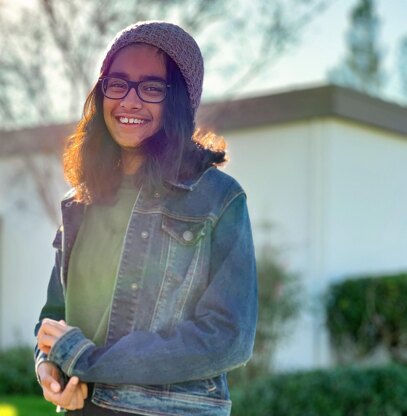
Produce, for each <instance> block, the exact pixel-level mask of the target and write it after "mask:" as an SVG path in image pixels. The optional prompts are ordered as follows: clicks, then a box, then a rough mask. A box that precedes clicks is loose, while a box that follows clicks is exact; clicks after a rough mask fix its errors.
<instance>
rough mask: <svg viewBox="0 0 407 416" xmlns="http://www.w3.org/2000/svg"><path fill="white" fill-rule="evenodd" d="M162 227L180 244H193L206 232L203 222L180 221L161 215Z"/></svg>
mask: <svg viewBox="0 0 407 416" xmlns="http://www.w3.org/2000/svg"><path fill="white" fill-rule="evenodd" d="M162 229H163V231H164V232H165V233H167V234H168V235H169V236H171V237H172V238H173V239H174V240H175V241H176V242H178V243H179V244H181V246H187V247H189V246H195V245H196V244H197V243H198V242H199V241H200V239H201V238H202V237H203V236H204V235H205V233H206V230H205V229H206V227H205V222H204V221H202V222H192V221H182V220H177V219H174V218H170V217H166V216H164V217H163V222H162Z"/></svg>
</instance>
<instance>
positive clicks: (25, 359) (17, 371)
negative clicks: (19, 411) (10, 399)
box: [0, 347, 42, 395]
mask: <svg viewBox="0 0 407 416" xmlns="http://www.w3.org/2000/svg"><path fill="white" fill-rule="evenodd" d="M33 354H34V353H33V349H32V348H30V347H14V348H9V349H6V350H3V351H0V395H9V394H34V395H41V394H42V391H41V389H40V387H39V385H38V383H37V379H36V377H35V372H34V359H33Z"/></svg>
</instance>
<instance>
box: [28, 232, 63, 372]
mask: <svg viewBox="0 0 407 416" xmlns="http://www.w3.org/2000/svg"><path fill="white" fill-rule="evenodd" d="M60 237H61V232H60V230H58V232H57V236H56V237H55V240H54V243H53V245H54V247H55V248H56V254H55V264H54V267H53V269H52V273H51V278H50V281H49V283H48V290H47V300H46V303H45V305H44V307H43V308H42V310H41V313H40V317H39V320H38V323H37V325H36V326H35V329H34V335H35V336H37V333H38V331H39V329H40V326H41V321H42V320H43V319H44V318H50V319H55V320H56V321H59V320H61V319H65V302H64V295H63V289H62V284H61V279H60V270H61V246H60ZM46 359H47V356H46V354H44V353H43V352H41V351H40V350H39V349H38V346H37V345H36V346H35V368H36V369H37V367H38V365H39V364H40V363H41V362H42V361H44V360H46Z"/></svg>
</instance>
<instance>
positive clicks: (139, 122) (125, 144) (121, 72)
mask: <svg viewBox="0 0 407 416" xmlns="http://www.w3.org/2000/svg"><path fill="white" fill-rule="evenodd" d="M107 75H110V76H117V77H119V78H123V79H126V80H129V81H142V80H146V79H149V78H150V77H154V78H159V79H162V80H164V81H165V80H166V75H167V74H166V67H165V58H164V54H163V53H160V51H159V49H157V48H155V47H154V46H151V45H146V44H134V45H129V46H127V47H125V48H123V49H121V50H119V52H118V53H117V54H116V56H115V58H114V60H113V62H112V64H111V66H110V69H109V73H108V74H107ZM163 109H164V102H161V103H158V104H156V103H146V102H144V101H141V100H140V98H139V97H138V95H137V92H136V90H135V89H134V88H132V89H131V90H130V91H129V93H128V94H127V96H126V97H124V98H123V99H120V100H112V99H110V98H106V97H104V98H103V116H104V119H105V123H106V126H107V128H108V130H109V132H110V134H111V136H112V137H113V139H114V140H115V142H116V143H117V144H118V145H119V146H120V147H121V148H122V153H123V151H126V152H130V153H131V152H132V151H137V148H138V147H139V146H140V144H141V143H142V142H143V141H144V140H145V139H147V138H148V137H150V136H151V135H153V134H154V133H156V132H157V131H159V130H160V128H161V126H162V119H163ZM130 119H133V123H130V122H128V120H130ZM126 120H127V123H126Z"/></svg>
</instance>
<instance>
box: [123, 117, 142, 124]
mask: <svg viewBox="0 0 407 416" xmlns="http://www.w3.org/2000/svg"><path fill="white" fill-rule="evenodd" d="M119 120H120V123H123V124H143V123H145V120H141V119H139V118H127V117H120V118H119Z"/></svg>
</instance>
